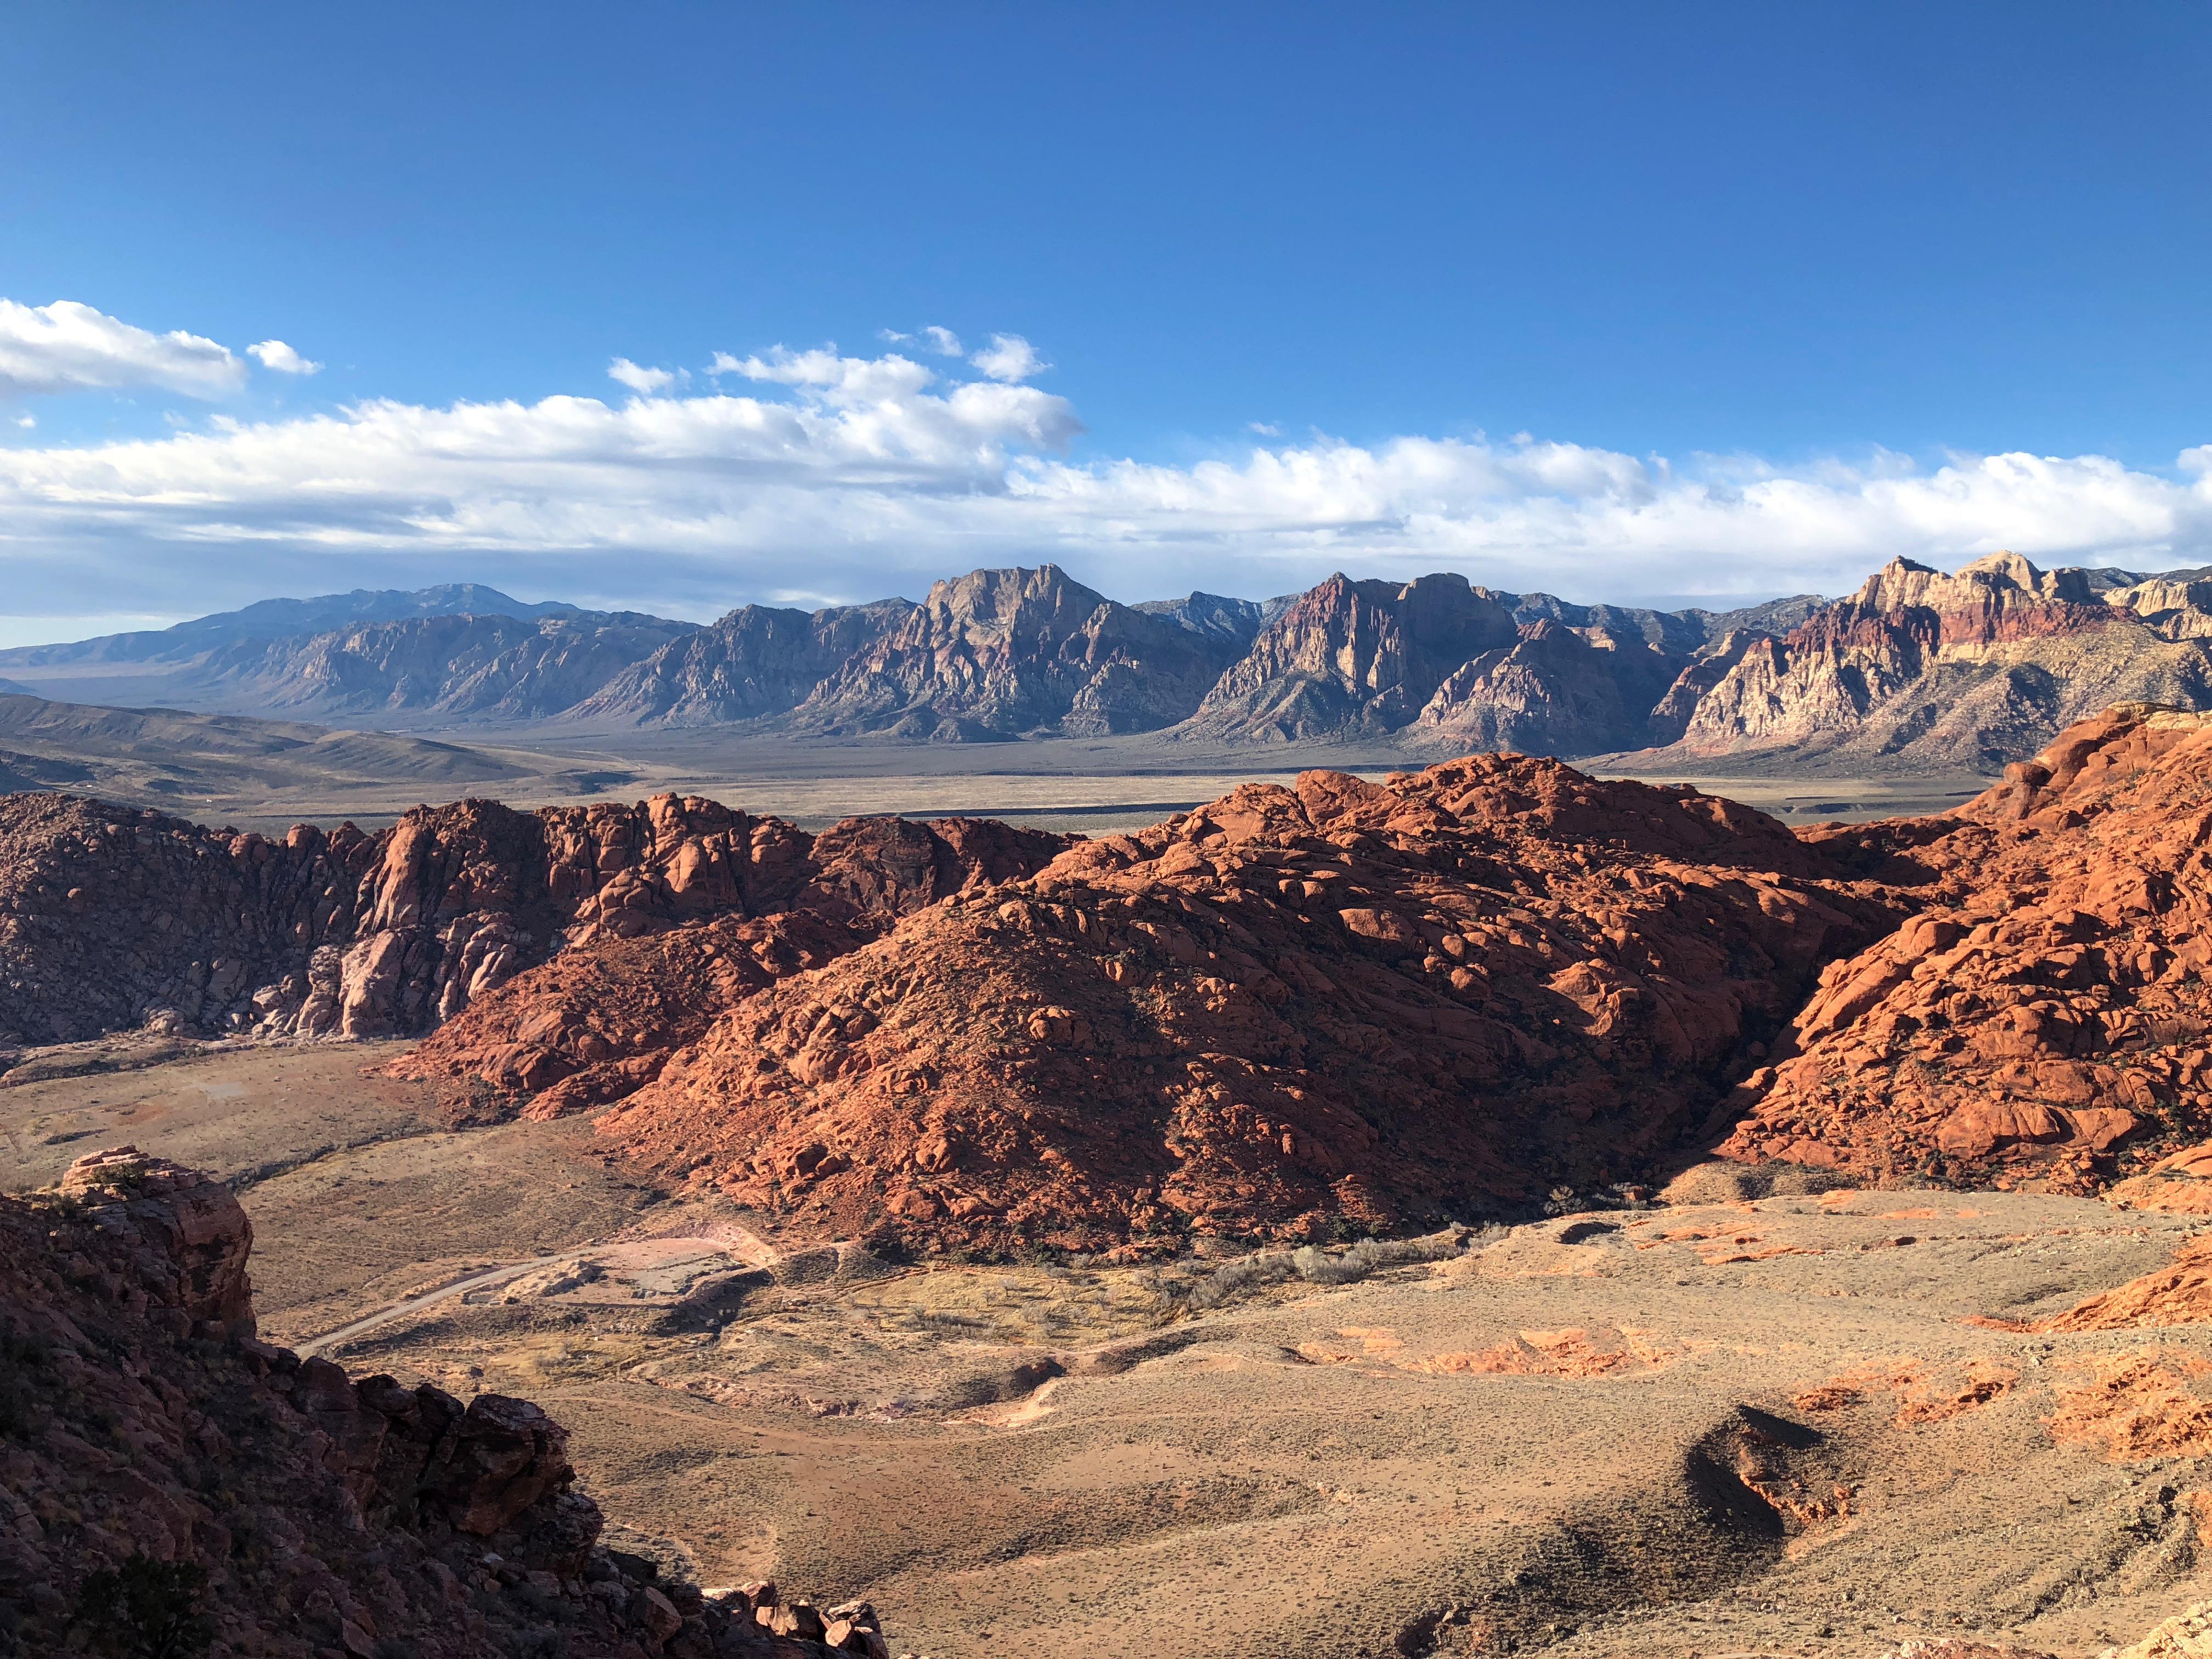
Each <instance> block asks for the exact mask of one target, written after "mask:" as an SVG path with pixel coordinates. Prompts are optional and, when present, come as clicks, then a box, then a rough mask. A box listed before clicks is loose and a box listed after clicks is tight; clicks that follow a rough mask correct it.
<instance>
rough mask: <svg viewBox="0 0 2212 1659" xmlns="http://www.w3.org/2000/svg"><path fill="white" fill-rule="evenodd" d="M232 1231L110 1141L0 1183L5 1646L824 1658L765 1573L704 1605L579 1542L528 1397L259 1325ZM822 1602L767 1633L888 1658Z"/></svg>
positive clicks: (562, 1442) (161, 1169) (630, 1561)
mask: <svg viewBox="0 0 2212 1659" xmlns="http://www.w3.org/2000/svg"><path fill="white" fill-rule="evenodd" d="M251 1245H252V1227H251V1225H249V1224H248V1223H247V1221H246V1216H245V1213H244V1212H243V1211H241V1210H240V1208H239V1206H238V1204H237V1201H236V1200H234V1199H233V1198H232V1197H231V1195H230V1194H229V1192H228V1190H226V1189H225V1188H222V1187H221V1186H218V1185H216V1184H215V1183H213V1182H209V1181H207V1180H205V1179H204V1177H202V1176H199V1175H198V1174H197V1172H195V1171H192V1170H185V1169H181V1168H179V1167H178V1166H177V1165H174V1164H169V1163H167V1162H165V1161H163V1160H161V1159H159V1158H148V1157H145V1156H143V1155H141V1154H139V1153H138V1152H137V1151H136V1150H135V1149H133V1148H131V1147H123V1148H119V1149H117V1150H115V1151H113V1152H104V1153H99V1154H95V1155H94V1156H93V1157H91V1158H84V1159H81V1160H79V1162H78V1163H77V1164H76V1166H75V1167H74V1168H72V1169H71V1170H70V1172H69V1175H68V1176H67V1177H66V1178H65V1179H64V1182H63V1183H62V1185H61V1187H60V1188H59V1189H58V1190H57V1191H54V1192H51V1193H41V1194H31V1195H29V1196H27V1197H25V1198H15V1199H11V1198H0V1656H4V1659H45V1656H47V1655H52V1654H56V1653H61V1652H64V1651H70V1652H92V1653H111V1654H118V1655H119V1654H145V1653H176V1654H184V1653H191V1652H206V1653H208V1654H210V1655H211V1656H215V1659H228V1656H242V1655H246V1654H257V1655H268V1656H285V1659H310V1656H314V1659H325V1656H329V1655H331V1654H338V1655H343V1656H346V1659H385V1656H396V1655H406V1656H411V1659H477V1656H481V1655H484V1654H491V1653H551V1652H559V1653H564V1654H568V1655H570V1656H572V1659H598V1656H606V1659H617V1656H622V1659H636V1656H639V1655H649V1654H665V1655H669V1656H675V1659H710V1656H725V1655H740V1654H743V1655H754V1654H758V1655H761V1656H763V1659H766V1656H769V1655H771V1654H780V1655H784V1656H788V1659H801V1656H805V1655H820V1654H823V1653H826V1652H827V1651H829V1650H828V1649H827V1648H826V1647H825V1646H823V1644H821V1643H820V1642H818V1641H807V1642H801V1641H799V1640H796V1639H786V1640H781V1641H779V1640H778V1639H776V1638H775V1637H773V1636H772V1635H771V1634H770V1631H771V1628H772V1627H775V1626H777V1625H778V1624H779V1622H780V1621H779V1620H778V1618H777V1611H778V1608H777V1603H778V1600H779V1598H777V1597H776V1595H775V1592H774V1589H773V1587H769V1586H759V1587H755V1588H756V1589H757V1591H758V1592H759V1594H757V1595H749V1594H747V1593H745V1592H743V1591H738V1592H719V1593H717V1594H716V1595H713V1596H707V1595H702V1594H701V1593H700V1591H699V1590H698V1589H697V1588H696V1586H688V1585H684V1584H679V1583H663V1582H660V1581H659V1577H658V1573H657V1571H656V1570H655V1569H654V1568H653V1565H652V1564H651V1563H648V1562H646V1561H643V1560H641V1559H638V1558H635V1557H625V1556H620V1555H617V1554H615V1553H611V1552H609V1551H608V1550H606V1549H604V1548H602V1547H599V1544H598V1538H599V1529H600V1524H601V1523H600V1516H599V1510H598V1508H597V1506H596V1505H594V1504H592V1501H591V1500H590V1499H589V1498H586V1497H585V1496H583V1495H582V1494H581V1493H580V1492H578V1491H576V1490H575V1487H574V1478H575V1477H574V1470H573V1469H572V1468H570V1466H569V1463H568V1452H567V1446H568V1437H567V1434H566V1433H565V1431H563V1430H562V1428H561V1426H560V1425H558V1424H557V1423H556V1422H554V1421H553V1420H552V1419H550V1418H548V1417H547V1416H546V1415H545V1414H544V1413H543V1412H541V1411H540V1410H538V1407H535V1406H533V1405H532V1404H531V1403H530V1402H528V1401H523V1400H513V1399H508V1398H506V1397H504V1396H501V1395H478V1396H477V1398H476V1399H474V1400H473V1401H469V1402H468V1403H467V1404H465V1405H464V1404H463V1403H462V1402H461V1401H459V1400H456V1399H454V1398H453V1396H452V1395H447V1394H445V1393H443V1392H442V1391H441V1390H440V1389H435V1388H433V1387H430V1386H428V1385H427V1384H426V1385H424V1386H422V1387H420V1388H415V1389H408V1388H404V1387H402V1386H401V1385H400V1384H399V1383H397V1382H396V1381H394V1380H393V1379H392V1377H389V1376H370V1377H363V1378H360V1379H355V1378H352V1377H349V1376H347V1375H346V1373H345V1372H344V1371H343V1370H341V1369H340V1368H339V1367H338V1366H337V1365H334V1364H331V1363H330V1362H329V1361H327V1360H322V1359H308V1360H305V1361H302V1360H301V1359H299V1358H296V1357H295V1356H294V1355H292V1354H291V1353H289V1352H286V1351H284V1350H283V1349H281V1348H275V1347H271V1346H268V1345H266V1344H264V1343H262V1342H259V1341H257V1340H255V1339H254V1336H253V1314H252V1304H251V1299H250V1285H249V1283H248V1280H247V1278H246V1261H247V1254H248V1251H249V1249H250V1248H251ZM756 1602H758V1603H760V1604H761V1605H760V1606H757V1605H756ZM834 1611H835V1612H836V1613H837V1614H838V1615H840V1616H839V1617H838V1619H837V1620H836V1622H835V1624H834V1625H832V1624H831V1623H829V1622H828V1621H825V1620H823V1618H822V1617H820V1616H818V1615H817V1616H815V1617H813V1618H812V1619H811V1629H809V1626H806V1625H805V1624H802V1623H801V1622H800V1621H799V1620H797V1619H795V1618H794V1619H793V1620H791V1621H790V1622H791V1628H792V1629H793V1632H797V1631H799V1630H808V1633H810V1634H812V1635H814V1636H817V1637H829V1636H833V1635H834V1636H835V1638H836V1640H837V1641H838V1642H839V1643H840V1644H842V1648H843V1649H844V1650H848V1651H852V1652H861V1653H872V1654H877V1655H882V1656H888V1653H889V1649H888V1648H887V1647H886V1646H885V1645H884V1642H883V1638H882V1635H881V1632H880V1630H879V1628H878V1626H877V1624H876V1620H875V1618H874V1615H873V1613H872V1610H869V1609H866V1607H864V1606H862V1605H860V1604H854V1605H853V1606H850V1607H846V1608H842V1609H836V1610H834ZM763 1613H765V1618H763Z"/></svg>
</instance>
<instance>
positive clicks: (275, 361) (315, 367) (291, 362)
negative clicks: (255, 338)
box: [246, 340, 323, 374]
mask: <svg viewBox="0 0 2212 1659" xmlns="http://www.w3.org/2000/svg"><path fill="white" fill-rule="evenodd" d="M246 354H247V355H248V356H252V357H254V358H257V359H258V360H259V362H260V364H261V367H262V368H267V369H273V370H275V371H276V373H277V374H321V373H322V372H323V366H322V365H321V364H320V363H313V362H308V361H307V359H306V358H305V357H302V356H301V355H300V354H299V353H298V352H296V351H295V350H293V349H292V348H291V347H289V346H288V345H286V344H285V343H283V341H282V340H264V341H262V342H261V343H259V344H258V345H250V346H248V347H246Z"/></svg>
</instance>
